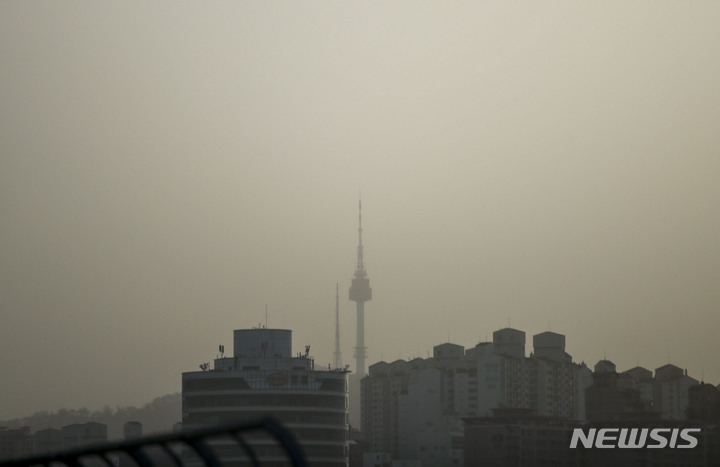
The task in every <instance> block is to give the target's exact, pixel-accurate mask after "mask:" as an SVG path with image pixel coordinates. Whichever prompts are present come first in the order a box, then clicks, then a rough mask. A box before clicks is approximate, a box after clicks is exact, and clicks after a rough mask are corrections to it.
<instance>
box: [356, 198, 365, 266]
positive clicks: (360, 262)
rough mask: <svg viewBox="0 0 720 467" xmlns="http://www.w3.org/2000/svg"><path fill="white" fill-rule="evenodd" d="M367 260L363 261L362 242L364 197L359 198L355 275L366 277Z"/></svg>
mask: <svg viewBox="0 0 720 467" xmlns="http://www.w3.org/2000/svg"><path fill="white" fill-rule="evenodd" d="M365 275H366V273H365V262H364V261H363V243H362V199H359V200H358V247H357V269H356V270H355V277H365Z"/></svg>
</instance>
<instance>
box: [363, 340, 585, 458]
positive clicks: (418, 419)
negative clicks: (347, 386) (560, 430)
mask: <svg viewBox="0 0 720 467" xmlns="http://www.w3.org/2000/svg"><path fill="white" fill-rule="evenodd" d="M533 345H534V352H533V353H532V354H531V356H530V357H526V356H525V333H524V332H522V331H519V330H517V329H510V328H506V329H501V330H499V331H496V332H494V333H493V342H483V343H480V344H478V345H477V346H475V347H474V348H471V349H468V350H467V351H466V350H465V349H464V348H463V347H462V346H459V345H456V344H450V343H446V344H442V345H438V346H435V347H434V349H433V357H432V358H428V359H419V358H418V359H414V360H411V361H407V362H406V361H402V360H398V361H396V362H393V363H389V364H388V363H385V362H380V363H377V364H375V365H372V366H371V367H370V374H369V376H368V377H367V378H365V379H363V381H362V407H363V411H362V427H363V432H364V433H365V436H366V440H367V441H368V448H369V449H370V450H371V451H373V452H387V453H390V455H391V456H392V459H393V460H394V461H395V460H408V461H410V460H417V461H419V462H420V463H421V465H423V466H424V467H430V466H438V467H440V466H452V465H462V464H463V457H462V452H463V434H462V418H463V417H473V416H483V417H488V416H492V415H493V410H495V409H498V408H514V409H525V410H528V411H530V412H531V413H533V414H535V415H539V416H545V417H555V418H564V419H569V420H574V419H577V418H578V417H579V416H584V403H585V401H584V389H585V387H587V386H589V385H590V384H592V373H591V372H590V370H589V369H588V368H587V367H586V366H584V365H577V364H575V363H573V362H572V358H571V357H570V355H568V354H567V353H566V352H565V336H563V335H561V334H557V333H553V332H544V333H540V334H538V335H536V336H534V338H533Z"/></svg>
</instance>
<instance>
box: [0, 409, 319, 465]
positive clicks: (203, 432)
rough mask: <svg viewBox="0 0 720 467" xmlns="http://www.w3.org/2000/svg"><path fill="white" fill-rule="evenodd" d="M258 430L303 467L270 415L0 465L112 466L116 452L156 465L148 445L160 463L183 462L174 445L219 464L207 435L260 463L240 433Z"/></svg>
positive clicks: (291, 438) (293, 444) (290, 460)
mask: <svg viewBox="0 0 720 467" xmlns="http://www.w3.org/2000/svg"><path fill="white" fill-rule="evenodd" d="M252 431H260V432H265V433H267V434H270V435H271V437H272V438H274V439H275V441H277V443H278V444H279V445H280V446H281V447H282V449H283V450H284V452H285V454H286V455H287V460H288V464H287V465H291V466H293V467H307V463H306V462H305V457H304V455H303V452H302V449H301V447H300V445H299V444H298V442H297V440H296V439H295V437H294V436H293V435H292V433H290V431H288V430H287V428H285V427H284V426H282V425H281V424H280V423H279V422H277V421H275V420H274V419H272V418H263V419H260V420H257V421H255V422H243V423H236V424H232V425H225V426H218V427H211V428H200V429H193V430H186V431H181V432H177V433H170V434H165V435H155V436H147V437H143V438H138V439H135V440H128V441H121V442H115V443H106V444H102V445H94V446H88V447H83V448H77V449H71V450H67V451H62V452H57V453H52V454H43V455H34V456H29V457H25V458H21V459H13V460H9V461H2V462H0V467H21V466H22V467H29V466H36V465H43V466H48V467H50V466H52V467H55V466H58V465H65V466H67V467H84V466H86V465H90V464H92V465H106V466H110V467H116V466H117V465H118V457H117V456H118V455H119V454H120V453H123V455H124V457H126V458H128V457H129V458H130V459H132V461H133V462H134V464H135V465H137V466H140V467H154V466H156V465H160V464H157V463H155V461H154V460H153V457H154V456H151V455H150V454H149V452H148V450H150V449H156V450H157V449H159V450H160V451H162V453H163V454H164V459H166V460H164V461H163V462H162V465H175V466H183V465H185V464H184V463H183V462H184V457H185V456H181V455H179V454H178V450H177V449H174V448H177V447H178V446H183V447H187V448H189V450H190V451H192V452H193V453H194V455H195V458H196V459H199V460H201V461H202V462H203V463H204V465H206V466H208V467H216V466H220V467H221V466H222V465H223V463H222V461H221V459H220V457H219V456H218V455H217V453H215V452H214V451H213V449H212V446H211V443H210V442H209V441H210V440H211V439H213V438H215V439H217V438H230V439H232V440H234V442H235V443H236V444H237V445H239V446H240V447H241V448H242V450H243V451H244V453H245V455H246V456H247V461H246V463H248V464H249V465H252V466H254V467H261V466H262V464H261V463H260V458H259V456H258V455H257V453H256V452H255V449H253V447H252V446H251V444H250V443H249V442H248V440H247V439H246V438H245V437H244V436H243V435H247V434H248V432H252Z"/></svg>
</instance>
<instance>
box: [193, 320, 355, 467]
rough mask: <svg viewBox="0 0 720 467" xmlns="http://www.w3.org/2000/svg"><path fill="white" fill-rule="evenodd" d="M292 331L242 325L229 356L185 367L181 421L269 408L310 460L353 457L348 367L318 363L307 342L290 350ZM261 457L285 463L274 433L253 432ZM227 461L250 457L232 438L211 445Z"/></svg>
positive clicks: (326, 464)
mask: <svg viewBox="0 0 720 467" xmlns="http://www.w3.org/2000/svg"><path fill="white" fill-rule="evenodd" d="M291 347H292V332H291V331H289V330H284V329H266V328H259V329H242V330H236V331H235V333H234V352H233V356H232V357H223V358H219V359H216V360H215V363H214V367H213V368H212V369H209V368H206V369H205V370H203V371H193V372H188V373H183V375H182V383H183V388H182V395H183V410H182V417H183V429H192V428H193V427H200V426H208V425H221V424H226V423H231V422H238V421H242V420H257V419H259V418H261V417H264V416H272V417H274V418H275V419H277V420H279V421H280V422H282V423H283V424H284V425H285V426H286V427H287V428H288V429H290V431H292V432H293V433H294V434H295V436H296V438H297V439H298V441H299V443H300V444H301V446H302V448H303V450H304V452H305V455H306V458H307V461H308V463H309V465H313V466H319V467H346V466H347V465H348V393H347V373H346V372H344V371H339V370H336V371H319V370H315V368H314V362H313V359H312V358H310V357H309V356H308V353H309V348H306V351H305V352H304V353H301V354H297V355H296V356H294V357H293V356H292V352H291ZM251 444H252V445H253V447H254V448H255V452H256V454H257V455H258V457H259V458H260V460H261V461H262V464H263V465H268V466H273V465H286V463H287V457H286V456H285V455H284V454H283V453H282V452H281V449H280V448H279V446H278V445H277V443H276V442H275V441H273V440H271V439H269V438H262V439H257V438H254V439H253V440H252V443H251ZM214 448H215V450H216V452H217V453H218V455H219V456H220V457H221V458H222V460H223V465H250V463H249V459H248V458H247V457H246V456H245V455H244V452H243V450H242V449H241V448H240V447H239V446H237V445H236V444H235V443H233V442H232V441H227V442H218V443H217V444H216V445H215V446H214Z"/></svg>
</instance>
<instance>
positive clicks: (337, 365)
mask: <svg viewBox="0 0 720 467" xmlns="http://www.w3.org/2000/svg"><path fill="white" fill-rule="evenodd" d="M333 356H334V357H335V358H334V361H333V365H335V368H342V366H343V364H342V355H341V354H340V284H338V283H337V282H336V283H335V353H334V354H333Z"/></svg>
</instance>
